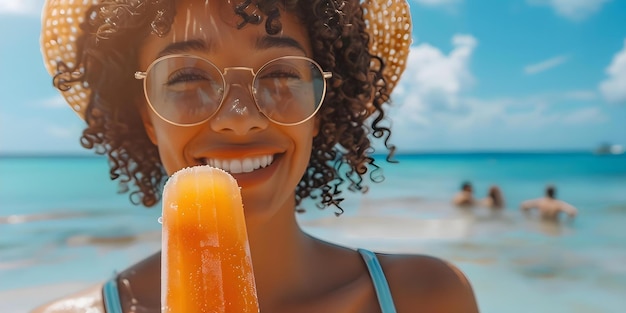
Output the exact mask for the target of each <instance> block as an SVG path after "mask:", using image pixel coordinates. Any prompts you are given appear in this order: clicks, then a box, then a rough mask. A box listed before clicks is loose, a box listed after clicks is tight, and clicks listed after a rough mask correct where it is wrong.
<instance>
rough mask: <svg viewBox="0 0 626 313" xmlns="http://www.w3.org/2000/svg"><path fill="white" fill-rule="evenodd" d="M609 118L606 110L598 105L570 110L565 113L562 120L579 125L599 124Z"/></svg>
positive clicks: (565, 122)
mask: <svg viewBox="0 0 626 313" xmlns="http://www.w3.org/2000/svg"><path fill="white" fill-rule="evenodd" d="M608 119H609V117H608V116H606V114H604V112H602V111H601V110H600V109H599V108H598V107H588V108H582V109H578V110H575V111H573V112H569V113H568V114H566V115H564V116H563V118H562V121H563V123H564V124H570V125H579V124H598V123H602V122H605V121H607V120H608Z"/></svg>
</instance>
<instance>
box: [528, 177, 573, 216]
mask: <svg viewBox="0 0 626 313" xmlns="http://www.w3.org/2000/svg"><path fill="white" fill-rule="evenodd" d="M520 209H521V210H522V211H523V212H525V213H529V212H530V211H531V210H532V209H537V210H538V211H539V214H540V216H541V218H542V219H544V220H552V221H557V220H558V219H559V213H561V212H563V213H565V214H567V215H568V216H569V217H570V218H574V217H576V216H577V215H578V209H576V208H575V207H574V206H573V205H571V204H569V203H567V202H565V201H561V200H558V199H556V187H555V186H553V185H548V186H547V187H546V194H545V196H544V197H542V198H537V199H530V200H526V201H523V202H522V203H521V205H520Z"/></svg>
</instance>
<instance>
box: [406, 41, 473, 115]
mask: <svg viewBox="0 0 626 313" xmlns="http://www.w3.org/2000/svg"><path fill="white" fill-rule="evenodd" d="M452 44H453V49H452V51H451V52H450V53H449V54H448V55H445V54H443V53H442V52H441V51H440V50H439V49H437V48H435V47H433V46H431V45H429V44H427V43H423V44H420V45H418V46H413V47H411V51H410V53H409V58H408V61H407V68H406V70H405V72H404V74H403V77H402V81H401V84H400V85H399V86H398V88H397V90H396V91H395V92H394V101H396V100H397V101H396V103H401V106H400V107H399V108H398V110H397V112H396V114H397V116H396V117H395V120H396V121H398V122H399V123H411V124H418V125H424V126H425V125H428V124H429V120H427V119H425V118H424V117H425V116H426V115H427V112H429V111H461V110H462V109H463V108H462V107H461V105H460V102H459V93H460V92H461V91H462V90H464V89H467V88H468V87H469V86H471V85H472V83H473V82H474V78H473V76H472V75H471V73H470V70H469V61H470V58H471V56H472V53H473V51H474V49H475V48H476V46H477V40H476V39H475V38H474V37H472V36H471V35H455V36H454V37H453V38H452ZM396 97H397V98H396Z"/></svg>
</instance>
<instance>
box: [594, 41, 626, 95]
mask: <svg viewBox="0 0 626 313" xmlns="http://www.w3.org/2000/svg"><path fill="white" fill-rule="evenodd" d="M605 72H606V74H607V75H608V78H607V79H605V80H604V81H602V82H601V83H600V86H599V88H600V92H601V93H602V95H603V96H604V98H605V99H606V101H608V102H612V103H617V102H626V39H624V48H622V50H621V51H619V52H617V53H616V54H615V56H614V57H613V61H611V64H610V65H609V66H608V67H607V68H606V70H605Z"/></svg>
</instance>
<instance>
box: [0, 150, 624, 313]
mask: <svg viewBox="0 0 626 313" xmlns="http://www.w3.org/2000/svg"><path fill="white" fill-rule="evenodd" d="M397 159H398V160H399V161H400V163H398V164H387V163H384V162H381V163H380V165H382V166H383V171H382V173H383V174H384V177H385V180H384V182H382V183H379V184H373V183H371V184H370V191H369V192H368V194H367V195H365V196H359V195H356V194H354V195H347V194H346V196H347V198H348V200H346V201H345V203H344V209H345V210H346V212H345V214H344V216H342V217H340V218H339V219H340V220H341V219H342V218H343V219H344V220H346V221H352V220H356V218H362V219H363V218H366V217H370V216H373V217H375V219H373V220H374V222H376V221H385V219H386V218H387V219H393V218H395V217H400V218H401V219H402V220H405V221H407V220H412V221H416V223H417V222H420V221H421V224H414V225H417V226H407V227H408V228H406V230H401V229H402V228H398V227H396V226H397V225H395V226H394V225H385V224H384V222H380V225H378V228H375V227H370V228H368V229H367V230H365V232H360V233H359V235H358V236H355V235H354V233H351V234H352V235H350V236H352V237H350V236H345V235H343V237H342V238H346V241H350V242H351V243H353V244H354V245H366V246H367V245H369V246H372V247H374V248H376V247H380V248H381V250H385V249H387V250H390V251H392V250H394V249H396V250H401V251H406V250H410V251H415V252H419V253H428V254H432V255H437V256H440V257H443V258H446V259H449V260H452V261H453V262H455V263H456V264H458V266H459V267H461V269H462V270H464V271H465V272H466V274H467V275H468V277H469V278H470V280H471V281H472V283H473V285H474V288H475V291H476V294H477V297H478V299H479V303H480V305H481V309H483V312H527V311H528V309H532V308H533V306H532V304H533V303H534V304H535V305H536V306H537V307H539V308H542V309H545V312H570V311H572V310H570V309H568V308H569V306H572V307H575V308H578V309H576V310H577V311H579V312H623V307H624V306H626V299H625V298H626V297H623V295H624V294H626V226H625V225H626V155H619V156H596V155H592V154H587V153H563V154H497V153H496V154H493V153H491V154H490V153H483V154H425V155H401V156H398V157H397ZM0 173H1V174H0V175H1V176H0V292H2V291H6V290H11V289H15V288H28V287H32V286H38V285H43V284H54V283H61V282H66V281H87V282H93V281H99V280H102V279H103V278H106V277H108V276H109V275H111V274H112V273H113V271H114V270H116V269H122V268H124V267H125V266H126V265H128V264H129V263H131V262H134V261H135V260H137V259H139V258H141V257H143V256H145V255H148V254H150V253H151V252H152V251H155V250H156V249H158V247H159V229H160V225H159V224H158V223H157V218H158V216H159V215H160V212H159V211H160V209H159V208H158V207H155V208H153V209H145V208H142V207H135V206H133V205H132V204H130V203H129V201H128V196H127V195H126V194H124V195H118V194H116V191H117V186H116V184H115V183H114V182H111V181H109V180H108V174H107V173H108V171H107V162H106V160H105V159H103V158H97V157H92V158H90V157H73V158H72V157H49V158H43V157H39V158H38V157H28V158H16V157H13V158H9V157H3V158H0ZM466 180H469V181H471V182H472V183H473V184H474V187H475V188H474V189H475V193H476V196H477V197H483V196H484V195H485V194H486V192H487V189H488V188H489V186H490V185H492V184H497V185H498V186H500V187H501V189H502V190H503V192H504V196H505V198H506V204H507V208H506V209H505V212H504V213H503V214H502V215H501V216H499V217H496V218H493V217H490V216H489V215H488V214H487V215H485V212H483V211H477V213H476V216H477V217H478V218H477V217H476V216H474V217H472V219H470V220H468V219H465V220H463V221H464V222H462V223H461V224H459V223H458V222H457V221H459V220H458V219H450V218H449V217H450V216H457V215H458V213H459V212H456V211H454V208H450V206H449V205H448V203H449V200H450V198H451V197H452V195H453V194H454V193H455V192H456V191H457V190H458V188H459V185H460V183H461V182H462V181H466ZM548 183H552V184H555V185H556V186H557V187H558V193H557V197H558V198H560V199H563V200H565V201H567V202H569V203H571V204H573V205H575V206H576V207H578V208H579V211H580V214H579V217H578V218H577V219H575V220H574V221H569V222H566V223H564V224H563V225H561V226H556V227H552V226H550V227H552V228H551V230H550V231H546V230H545V228H544V226H542V225H540V224H538V223H533V222H532V221H530V220H528V219H525V218H524V217H523V216H522V215H521V214H520V213H519V212H518V210H517V207H518V205H519V202H521V201H522V200H524V199H527V198H534V197H539V196H541V195H542V193H543V188H544V186H545V185H546V184H548ZM364 203H365V204H364ZM368 203H369V206H367V204H368ZM372 207H373V209H372ZM368 208H369V209H368ZM478 212H480V213H478ZM332 213H333V212H332V210H327V211H318V210H316V209H314V208H311V209H309V212H308V213H306V214H305V215H304V216H301V217H300V218H301V220H302V221H305V222H308V223H309V224H311V225H314V224H315V222H316V221H317V220H320V221H322V220H327V219H331V218H332V219H335V218H334V215H333V214H332ZM454 214H457V215H454ZM463 214H465V213H463ZM470 214H472V213H470ZM455 218H456V217H455ZM467 221H470V222H467ZM435 222H436V223H437V224H435ZM305 224H306V223H305ZM320 225H321V224H320ZM459 225H461V226H459ZM411 227H413V228H411ZM420 227H421V228H420ZM394 228H395V230H396V232H392V231H391V230H393V229H394ZM426 228H428V229H429V230H428V232H426V230H425V229H426ZM311 229H312V232H317V234H319V235H320V236H322V237H324V236H327V237H333V236H335V235H336V234H338V233H337V232H334V230H332V229H327V228H323V227H312V228H311ZM420 229H421V230H422V231H423V232H420ZM355 231H356V230H355ZM359 231H361V230H359ZM424 234H426V235H424ZM433 234H434V235H433ZM337 236H340V237H341V236H342V235H340V234H339V235H337ZM411 236H412V237H411ZM520 294H523V295H524V296H529V295H532V296H533V299H532V301H531V302H529V303H530V304H529V303H526V302H525V301H526V300H527V299H523V298H524V297H520ZM511 303H520V305H521V304H523V305H521V306H519V307H516V309H512V308H511ZM529 305H530V306H529ZM502 308H508V309H506V310H504V311H503V310H502ZM531 311H532V310H531ZM539 311H542V310H539ZM534 312H538V311H537V310H534Z"/></svg>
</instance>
